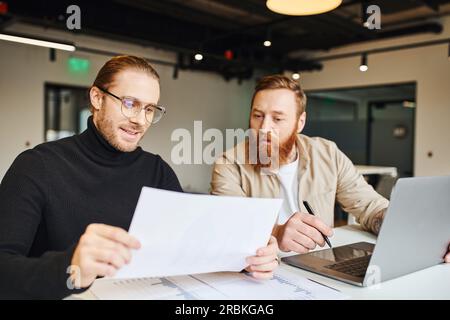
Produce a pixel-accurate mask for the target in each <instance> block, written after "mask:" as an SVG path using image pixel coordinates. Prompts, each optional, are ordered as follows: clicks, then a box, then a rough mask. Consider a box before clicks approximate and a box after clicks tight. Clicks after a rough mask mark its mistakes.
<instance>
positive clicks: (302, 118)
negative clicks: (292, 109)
mask: <svg viewBox="0 0 450 320" xmlns="http://www.w3.org/2000/svg"><path fill="white" fill-rule="evenodd" d="M305 124H306V111H303V113H302V114H301V115H300V117H299V118H298V122H297V133H302V131H303V128H304V127H305Z"/></svg>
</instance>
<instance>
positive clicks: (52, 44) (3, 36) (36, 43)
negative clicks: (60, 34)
mask: <svg viewBox="0 0 450 320" xmlns="http://www.w3.org/2000/svg"><path fill="white" fill-rule="evenodd" d="M0 40H6V41H12V42H18V43H25V44H31V45H34V46H40V47H47V48H53V49H59V50H65V51H75V46H74V45H70V44H63V43H57V42H51V41H44V40H37V39H32V38H26V37H17V36H12V35H9V34H3V33H0Z"/></svg>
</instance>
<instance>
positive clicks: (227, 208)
mask: <svg viewBox="0 0 450 320" xmlns="http://www.w3.org/2000/svg"><path fill="white" fill-rule="evenodd" d="M281 203H282V200H281V199H263V198H245V197H228V196H223V197H222V196H210V195H198V194H187V193H179V192H173V191H166V190H159V189H154V188H148V187H144V188H142V191H141V195H140V197H139V201H138V203H137V206H136V210H135V212H134V216H133V220H132V222H131V226H130V229H129V232H130V234H131V235H133V236H135V237H136V238H137V239H139V241H140V242H141V245H142V246H141V248H140V249H139V250H136V251H133V254H132V259H131V263H130V264H128V265H125V266H124V267H123V268H121V269H120V270H119V271H118V272H117V274H116V276H115V278H140V277H166V276H175V275H188V274H199V273H208V272H218V271H240V270H242V269H244V268H245V267H246V263H245V258H246V257H248V256H253V255H255V254H256V250H257V249H258V248H260V247H264V246H265V245H267V243H268V241H269V239H270V235H271V232H272V228H273V226H274V224H275V222H276V219H277V215H278V211H279V209H280V207H281Z"/></svg>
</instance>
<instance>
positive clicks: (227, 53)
mask: <svg viewBox="0 0 450 320" xmlns="http://www.w3.org/2000/svg"><path fill="white" fill-rule="evenodd" d="M224 56H225V59H227V60H232V59H233V51H231V50H226V51H225V53H224Z"/></svg>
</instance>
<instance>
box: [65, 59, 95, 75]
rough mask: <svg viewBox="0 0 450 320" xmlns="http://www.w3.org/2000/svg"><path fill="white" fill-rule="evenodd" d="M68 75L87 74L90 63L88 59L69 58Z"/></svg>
mask: <svg viewBox="0 0 450 320" xmlns="http://www.w3.org/2000/svg"><path fill="white" fill-rule="evenodd" d="M68 65H69V72H70V73H78V74H79V73H82V74H85V73H88V72H89V68H90V66H91V62H90V61H89V60H88V59H83V58H76V57H70V58H69V60H68Z"/></svg>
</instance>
